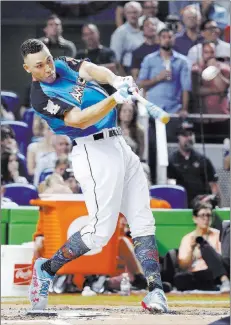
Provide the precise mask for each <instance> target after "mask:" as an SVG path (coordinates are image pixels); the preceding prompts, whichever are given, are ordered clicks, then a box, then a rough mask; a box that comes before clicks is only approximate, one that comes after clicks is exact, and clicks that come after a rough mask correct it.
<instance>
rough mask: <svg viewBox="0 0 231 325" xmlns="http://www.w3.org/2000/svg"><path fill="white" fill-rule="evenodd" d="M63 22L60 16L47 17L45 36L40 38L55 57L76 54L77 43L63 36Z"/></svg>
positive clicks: (73, 55)
mask: <svg viewBox="0 0 231 325" xmlns="http://www.w3.org/2000/svg"><path fill="white" fill-rule="evenodd" d="M62 32H63V28H62V22H61V20H60V19H59V17H58V16H56V15H52V16H50V17H49V18H48V19H47V24H46V27H45V28H44V33H45V37H42V38H40V40H41V41H42V42H43V43H44V44H45V45H46V46H47V47H48V49H49V50H50V52H51V54H52V55H53V57H59V56H70V57H72V58H74V57H75V56H76V47H75V44H74V43H73V42H71V41H68V40H66V39H65V38H64V37H63V36H62Z"/></svg>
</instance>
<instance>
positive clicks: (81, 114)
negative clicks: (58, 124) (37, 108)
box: [64, 95, 117, 129]
mask: <svg viewBox="0 0 231 325" xmlns="http://www.w3.org/2000/svg"><path fill="white" fill-rule="evenodd" d="M116 104H117V102H116V100H115V98H114V97H113V95H112V96H110V97H107V98H105V99H104V100H102V101H100V102H99V103H97V104H95V105H92V106H89V107H87V108H86V109H84V110H83V111H81V110H80V109H79V108H78V107H73V109H72V110H70V111H68V112H65V113H64V122H65V124H66V125H67V126H72V127H76V128H80V129H86V128H87V127H89V126H91V125H93V124H95V123H97V122H98V121H100V120H101V119H103V118H104V117H105V116H106V115H107V114H108V113H109V112H110V111H111V110H112V109H113V108H114V107H115V106H116Z"/></svg>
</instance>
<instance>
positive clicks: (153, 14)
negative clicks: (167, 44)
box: [139, 0, 166, 33]
mask: <svg viewBox="0 0 231 325" xmlns="http://www.w3.org/2000/svg"><path fill="white" fill-rule="evenodd" d="M158 11H159V2H158V1H157V0H153V1H144V2H143V15H142V16H141V17H140V18H139V25H140V26H142V25H143V23H144V20H145V19H146V18H150V19H151V20H152V21H153V23H154V24H155V25H156V30H157V33H159V32H160V31H161V29H163V28H166V26H165V24H164V23H163V22H162V21H161V20H160V19H159V18H157V15H158Z"/></svg>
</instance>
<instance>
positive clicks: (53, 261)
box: [41, 231, 90, 275]
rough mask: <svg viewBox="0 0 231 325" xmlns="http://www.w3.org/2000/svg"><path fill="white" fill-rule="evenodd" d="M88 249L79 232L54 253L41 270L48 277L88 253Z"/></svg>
mask: <svg viewBox="0 0 231 325" xmlns="http://www.w3.org/2000/svg"><path fill="white" fill-rule="evenodd" d="M89 251H90V249H89V248H88V247H87V246H86V245H85V243H84V242H83V240H82V237H81V234H80V232H79V231H78V232H76V233H74V234H73V235H72V236H71V237H70V238H69V239H68V241H67V242H66V243H65V244H64V245H63V246H62V247H61V248H60V249H59V250H58V251H57V252H56V253H55V255H54V256H53V257H52V258H50V259H49V260H48V261H46V262H45V263H44V264H43V265H42V267H41V269H42V270H45V271H46V272H47V273H48V274H50V275H55V273H56V272H57V271H58V270H59V269H61V267H62V266H63V265H65V264H66V263H68V262H70V261H72V260H74V259H76V258H77V257H79V256H82V255H83V254H85V253H87V252H89Z"/></svg>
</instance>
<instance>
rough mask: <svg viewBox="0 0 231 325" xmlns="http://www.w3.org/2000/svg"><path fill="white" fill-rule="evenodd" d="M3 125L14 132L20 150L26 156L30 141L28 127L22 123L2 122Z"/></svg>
mask: <svg viewBox="0 0 231 325" xmlns="http://www.w3.org/2000/svg"><path fill="white" fill-rule="evenodd" d="M1 125H9V126H10V127H11V128H12V129H13V130H14V133H15V137H16V141H17V143H18V145H19V150H20V152H21V153H22V154H23V155H24V156H26V151H27V146H28V144H29V140H30V139H29V129H28V125H27V124H26V123H24V122H20V121H1Z"/></svg>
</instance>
